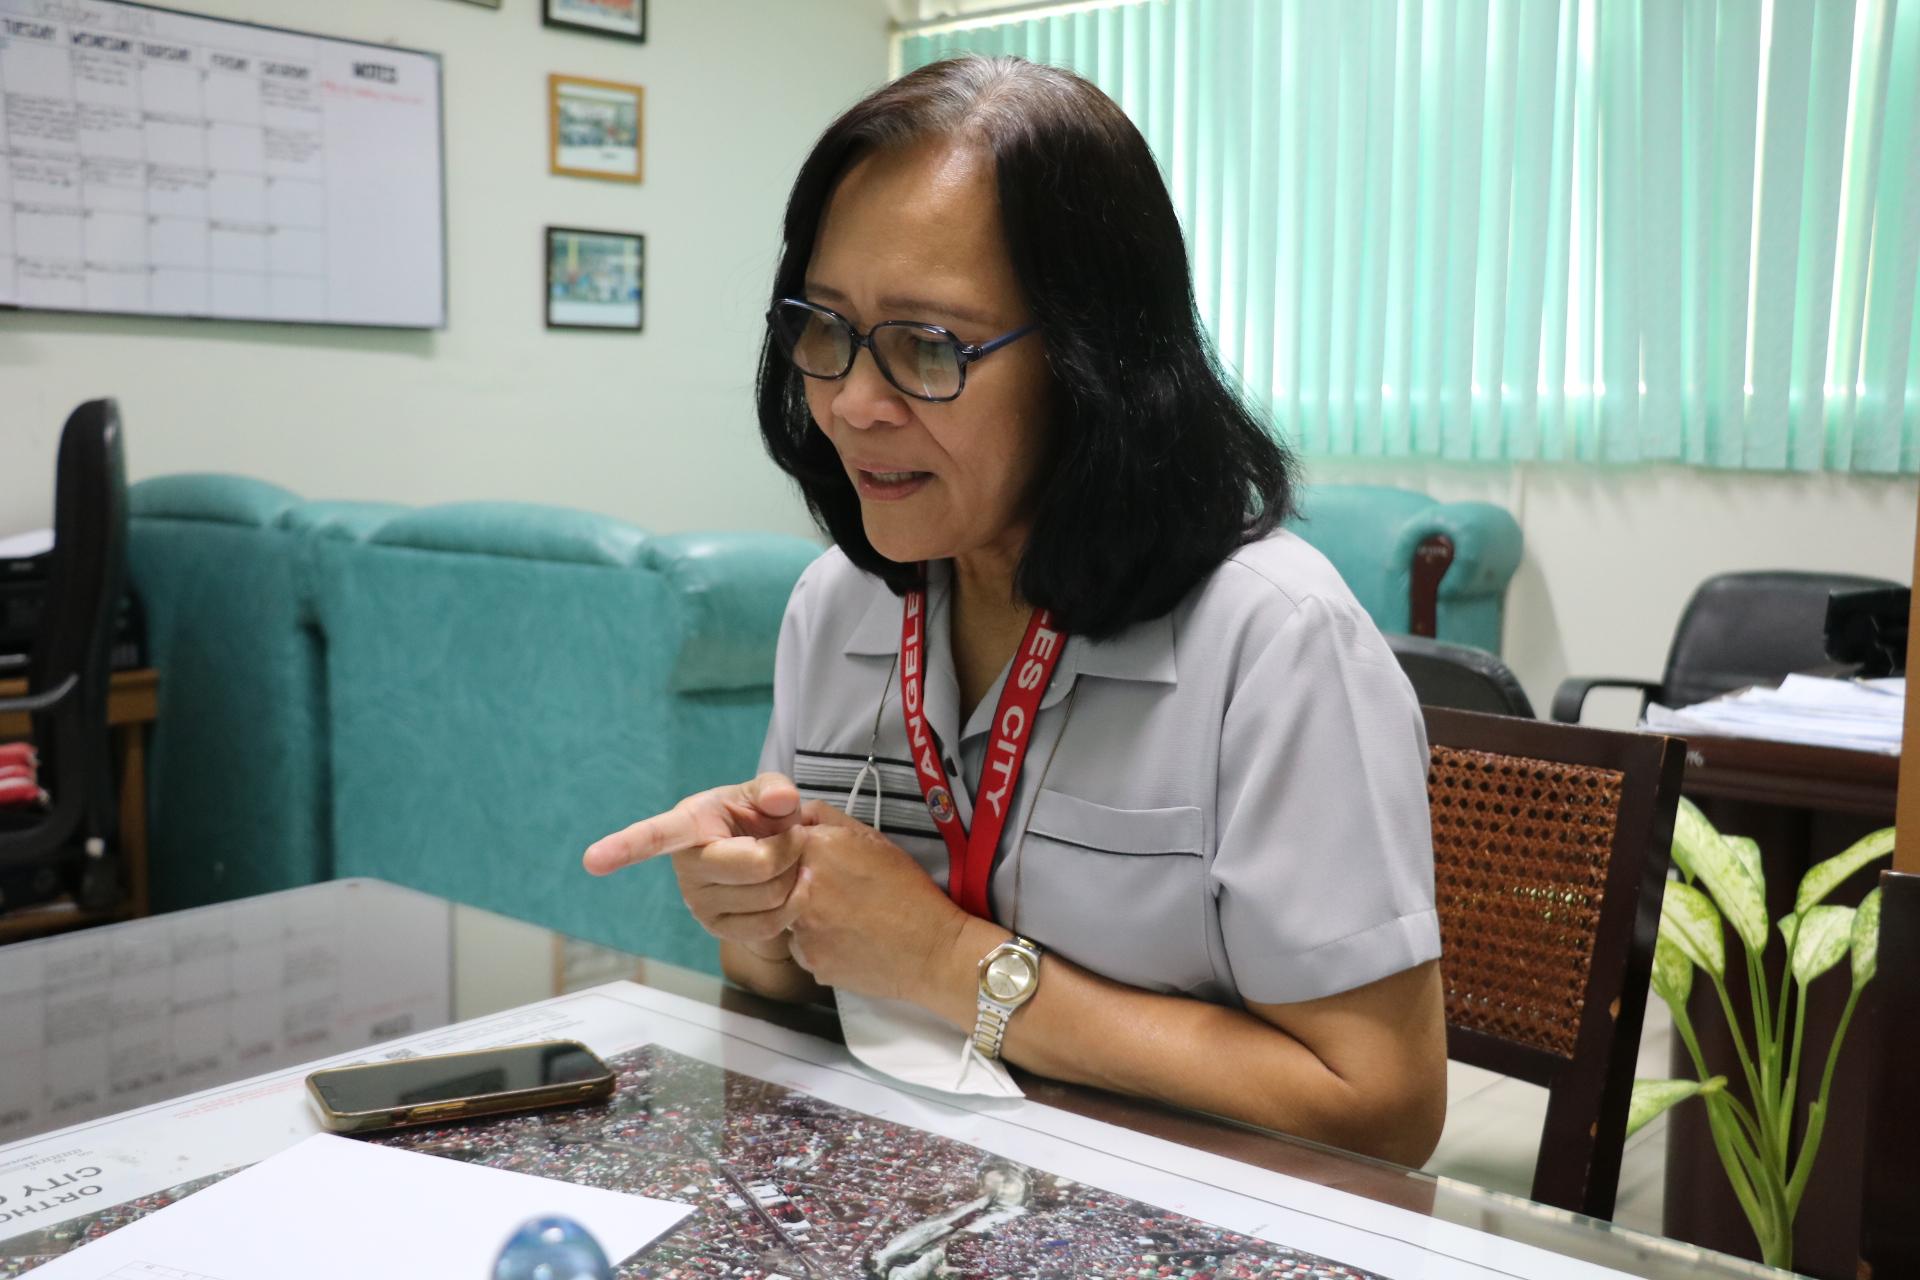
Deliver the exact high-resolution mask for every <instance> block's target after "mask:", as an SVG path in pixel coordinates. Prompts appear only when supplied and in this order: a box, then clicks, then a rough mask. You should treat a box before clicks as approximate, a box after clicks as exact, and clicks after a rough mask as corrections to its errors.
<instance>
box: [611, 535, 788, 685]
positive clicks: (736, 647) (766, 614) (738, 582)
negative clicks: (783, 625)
mask: <svg viewBox="0 0 1920 1280" xmlns="http://www.w3.org/2000/svg"><path fill="white" fill-rule="evenodd" d="M819 555H820V548H819V547H818V546H817V545H815V544H814V543H811V542H808V541H807V540H806V539H804V538H795V537H790V536H788V535H785V534H777V533H677V534H668V535H665V536H662V537H658V538H649V539H647V541H646V543H645V545H643V546H642V547H641V549H640V564H641V565H642V567H644V568H648V569H652V570H654V571H655V572H657V573H659V574H660V575H662V576H663V577H664V578H665V579H666V580H667V583H668V585H669V587H670V588H671V591H672V594H673V595H674V597H675V598H676V599H677V600H678V601H679V603H680V617H681V619H682V627H681V634H680V647H679V652H678V653H676V654H675V655H674V661H673V674H672V677H671V682H672V688H673V691H674V692H675V693H710V692H719V691H722V690H728V689H764V688H766V687H768V686H769V685H771V684H772V683H773V651H774V647H775V645H776V644H777V643H778V642H779V639H780V619H781V618H782V617H783V616H784V615H785V613H786V609H787V597H788V596H790V595H792V594H793V584H794V583H795V582H797V581H798V580H799V578H800V572H801V570H803V569H805V568H806V567H807V566H808V565H809V564H812V563H813V561H814V560H815V559H817V558H818V557H819Z"/></svg>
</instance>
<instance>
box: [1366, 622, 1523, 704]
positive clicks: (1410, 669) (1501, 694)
mask: <svg viewBox="0 0 1920 1280" xmlns="http://www.w3.org/2000/svg"><path fill="white" fill-rule="evenodd" d="M1387 644H1388V645H1390V646H1391V647H1392V649H1393V656H1394V657H1396V658H1398V659H1400V669H1401V670H1402V671H1405V672H1406V673H1407V679H1408V680H1410V681H1412V682H1413V692H1414V694H1415V696H1416V697H1418V698H1419V699H1420V705H1421V706H1423V707H1451V708H1453V709H1454V710H1455V711H1480V712H1484V713H1485V714H1487V715H1494V716H1521V717H1524V718H1525V719H1528V720H1531V719H1533V703H1531V702H1529V701H1528V700H1527V691H1526V690H1525V689H1522V688H1521V687H1520V682H1519V681H1518V680H1516V679H1514V675H1513V671H1512V670H1511V669H1510V668H1509V667H1508V666H1507V664H1506V663H1504V662H1502V661H1500V659H1499V658H1497V657H1495V656H1494V655H1493V654H1491V653H1488V652H1487V651H1486V650H1485V649H1475V648H1472V647H1470V646H1468V645H1464V644H1447V643H1446V642H1445V641H1442V640H1429V639H1427V638H1426V637H1424V636H1397V635H1396V636H1388V637H1387Z"/></svg>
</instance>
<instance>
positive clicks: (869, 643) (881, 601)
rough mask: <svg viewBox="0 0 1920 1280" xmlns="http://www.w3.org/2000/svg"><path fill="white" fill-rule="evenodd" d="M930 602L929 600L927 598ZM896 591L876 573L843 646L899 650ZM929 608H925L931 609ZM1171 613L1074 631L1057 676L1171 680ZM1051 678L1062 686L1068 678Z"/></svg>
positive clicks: (938, 584)
mask: <svg viewBox="0 0 1920 1280" xmlns="http://www.w3.org/2000/svg"><path fill="white" fill-rule="evenodd" d="M942 568H944V566H936V567H935V570H934V572H933V573H932V574H930V575H929V576H930V579H931V581H930V582H929V584H928V585H929V590H930V592H933V593H940V592H944V591H945V590H946V575H945V574H944V573H942V572H940V570H941V569H942ZM929 604H931V601H929ZM900 608H901V605H900V597H899V596H896V595H895V594H893V592H892V591H890V590H889V589H888V588H887V587H886V586H885V585H884V584H882V583H881V582H879V581H878V580H877V579H876V580H875V582H874V584H873V591H872V594H871V596H870V598H869V599H868V601H867V609H866V612H865V613H863V614H862V615H861V616H860V621H859V622H857V623H855V624H854V628H853V633H852V634H851V635H849V636H848V637H847V643H846V646H845V651H846V652H847V653H850V654H860V655H863V656H867V657H879V658H891V657H893V656H895V655H896V654H898V653H899V652H900ZM931 612H932V610H931V608H929V613H931ZM1173 640H1174V637H1173V615H1172V614H1171V613H1165V614H1162V615H1161V616H1159V617H1157V618H1148V619H1147V620H1146V621H1144V622H1136V623H1134V624H1133V625H1132V626H1130V627H1128V628H1127V629H1126V630H1125V631H1122V632H1121V633H1120V634H1119V635H1117V636H1112V637H1109V638H1108V639H1105V640H1088V639H1086V638H1084V637H1078V636H1076V637H1073V638H1072V639H1071V640H1070V641H1069V642H1068V644H1067V654H1066V656H1065V657H1064V658H1063V659H1062V662H1061V668H1060V671H1059V673H1058V676H1068V675H1075V676H1104V677H1106V678H1107V679H1110V680H1139V681H1144V682H1146V683H1149V684H1173V683H1175V682H1176V680H1177V676H1176V674H1175V671H1176V668H1175V665H1174V652H1173V650H1174V643H1173ZM1058 676H1057V677H1056V678H1055V680H1054V685H1055V686H1056V687H1057V688H1059V689H1061V690H1064V689H1065V688H1066V686H1067V685H1068V683H1070V681H1068V680H1066V679H1060V678H1058Z"/></svg>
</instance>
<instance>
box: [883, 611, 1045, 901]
mask: <svg viewBox="0 0 1920 1280" xmlns="http://www.w3.org/2000/svg"><path fill="white" fill-rule="evenodd" d="M925 620H926V593H925V592H921V591H909V592H908V593H907V602H906V608H905V611H904V612H903V613H902V615H901V619H900V706H901V709H902V710H903V711H905V712H906V717H907V745H908V748H909V750H910V753H911V754H912V756H913V772H914V776H915V777H916V778H918V779H919V781H920V794H921V795H923V796H925V797H926V801H927V812H928V813H930V814H932V815H933V821H934V825H935V826H937V827H939V828H940V834H941V836H942V837H944V838H945V839H946V842H947V893H948V894H949V895H950V896H951V897H952V898H953V900H954V901H955V902H957V903H959V904H960V905H961V906H962V907H964V908H965V909H966V910H967V911H968V912H970V913H972V914H973V915H976V916H979V917H981V918H982V919H990V918H991V917H990V916H988V914H987V878H988V876H989V875H990V874H991V873H992V871H993V851H994V850H995V849H997V848H998V847H999V845H1000V832H1001V830H1002V829H1003V828H1004V827H1005V826H1006V825H1007V808H1008V806H1009V805H1010V804H1011V803H1012V800H1013V784H1014V783H1015V782H1016V781H1018V780H1019V777H1020V766H1021V765H1023V764H1025V763H1026V759H1027V742H1028V739H1029V737H1030V736H1031V730H1032V728H1033V721H1034V715H1035V713H1036V712H1037V711H1038V710H1039V708H1040V696H1041V695H1042V694H1044V693H1045V692H1046V691H1047V684H1048V682H1050V681H1051V680H1052V679H1053V668H1054V665H1055V664H1056V663H1058V662H1059V661H1060V654H1061V652H1062V651H1063V650H1064V649H1065V648H1066V647H1067V638H1066V636H1065V635H1064V634H1062V633H1061V632H1059V631H1056V630H1054V626H1053V615H1052V614H1051V613H1048V612H1047V611H1046V610H1045V609H1035V610H1034V611H1033V618H1032V620H1031V621H1030V622H1028V623H1027V636H1026V639H1024V640H1022V641H1021V642H1020V652H1019V653H1018V654H1017V655H1016V656H1015V657H1014V660H1013V670H1012V671H1010V672H1009V673H1008V674H1007V684H1006V688H1004V689H1002V690H1001V691H1000V705H999V706H998V707H996V708H994V712H993V743H992V745H991V746H989V747H988V748H987V764H986V768H984V769H982V770H981V772H980V785H981V787H982V788H983V790H982V791H981V792H980V794H979V796H978V797H977V799H978V801H979V803H977V804H975V805H974V808H973V830H972V831H971V832H969V831H968V830H967V828H966V826H965V825H964V824H962V823H961V821H960V813H959V811H958V810H957V809H956V808H955V807H954V803H953V792H952V791H951V790H950V789H949V787H948V783H947V771H946V769H945V768H943V767H942V766H941V764H940V753H939V751H937V750H935V748H934V743H933V734H932V733H931V732H930V731H929V730H928V729H927V710H926V704H925V702H924V701H923V700H922V698H921V678H922V675H923V673H924V672H925V671H926V664H925V662H923V661H922V655H923V653H924V652H925V649H926V643H925V637H924V635H923V634H922V633H923V631H924V627H923V625H922V624H923V623H924V622H925ZM989 782H991V783H992V785H991V787H989Z"/></svg>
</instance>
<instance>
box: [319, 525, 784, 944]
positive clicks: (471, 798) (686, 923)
mask: <svg viewBox="0 0 1920 1280" xmlns="http://www.w3.org/2000/svg"><path fill="white" fill-rule="evenodd" d="M817 554H818V549H817V548H816V547H814V546H813V545H812V544H810V543H807V542H804V541H803V540H801V539H798V538H786V537H781V536H777V535H769V534H704V535H698V536H694V535H683V536H681V537H679V538H676V539H665V538H651V537H649V536H648V535H647V533H646V532H645V531H644V530H642V529H639V528H637V527H635V526H633V525H629V524H626V523H625V522H622V521H618V520H614V519H611V518H609V517H604V516H596V515H591V514H588V513H585V512H580V511H572V510H565V509H560V508H553V507H540V506H531V505H524V504H511V503H485V504H476V503H469V504H457V505H452V506H443V507H430V508H422V509H419V510H414V511H409V512H407V513H405V514H403V515H401V516H398V517H396V518H394V519H392V520H390V521H388V522H386V523H385V524H383V525H382V526H381V527H380V528H379V529H378V530H377V531H375V532H374V533H373V534H372V535H371V536H370V537H368V538H366V539H365V540H363V541H355V540H340V541H334V542H326V541H323V542H321V543H319V544H318V545H317V546H316V548H315V555H316V560H317V564H318V575H317V611H318V615H319V617H320V619H321V629H322V631H323V632H324V634H325V636H326V637H327V651H326V665H327V683H328V689H329V703H330V707H331V720H332V741H331V750H332V763H333V767H332V777H333V785H334V790H333V796H332V828H333V835H334V872H335V874H337V875H341V876H352V875H370V876H379V877H382V878H384V879H388V880H393V881H396V882H398V883H401V884H407V885H411V886H414V887H416V888H420V889H425V890H427V891H429V892H433V893H438V894H442V895H444V896H446V897H450V898H453V899H455V900H457V901H461V902H467V903H471V904H473V905H476V906H480V907H485V908H488V909H490V910H495V911H500V912H503V913H505V914H509V915H513V916H517V917H520V918H522V919H528V920H533V921H536V922H538V923H540V924H543V925H547V926H549V927H552V928H557V929H561V930H563V931H564V932H567V933H570V934H573V935H575V936H579V937H584V938H588V939H591V940H593V941H598V942H602V943H606V944H608V945H612V946H618V947H622V948H625V949H628V950H632V951H637V952H643V953H645V954H647V955H650V956H655V957H658V958H661V959H665V960H670V961H673V962H675V963H679V964H685V965H692V966H695V967H699V968H705V969H708V970H713V969H715V968H716V966H717V950H716V948H715V946H714V944H713V942H712V939H711V938H709V937H708V936H707V935H706V934H705V933H704V932H703V931H702V930H701V929H700V927H699V926H698V925H697V924H695V923H694V921H693V920H692V918H691V917H690V916H688V915H687V913H686V910H685V908H684V907H683V906H682V905H681V903H680V898H679V894H678V892H677V890H676V888H675V883H674V878H673V873H672V868H671V866H670V865H669V864H668V863H667V862H665V861H662V862H659V863H657V864H654V865H649V866H645V867H640V868H636V869H633V870H630V871H627V872H624V873H622V874H621V875H619V876H615V877H612V878H611V879H608V880H605V881H594V880H591V879H590V878H589V877H587V876H586V874H585V873H584V872H583V871H582V870H581V868H580V854H581V853H582V852H583V851H584V850H585V848H586V846H587V845H588V844H589V843H590V842H592V841H593V840H595V839H597V838H598V837H600V836H602V835H605V834H606V833H608V832H609V831H614V830H617V829H619V828H620V827H623V826H626V825H627V824H629V823H632V822H634V821H637V820H638V819H640V818H643V817H647V816H649V815H651V814H653V813H657V812H661V811H663V810H665V809H666V808H668V807H670V806H671V805H672V804H673V803H674V801H676V800H678V799H679V798H680V797H681V796H682V795H684V794H686V793H687V792H688V791H690V790H695V789H699V788H701V787H707V786H713V785H717V784H719V783H721V782H726V781H738V780H739V779H742V778H745V777H748V776H751V774H752V772H753V769H754V766H755V762H756V760H757V758H758V754H759V747H760V740H761V738H762V736H764V734H765V732H766V723H767V718H768V715H769V714H770V712H771V708H772V676H773V647H774V640H775V638H776V637H777V636H778V634H779V625H780V615H781V612H782V611H783V610H784V607H785V604H786V598H787V595H788V594H789V593H790V592H791V590H792V587H793V582H794V581H795V580H796V579H797V578H798V577H799V574H800V571H801V569H802V568H804V567H805V565H806V564H807V563H808V562H809V561H810V560H811V559H812V558H813V557H814V556H815V555H817Z"/></svg>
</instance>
